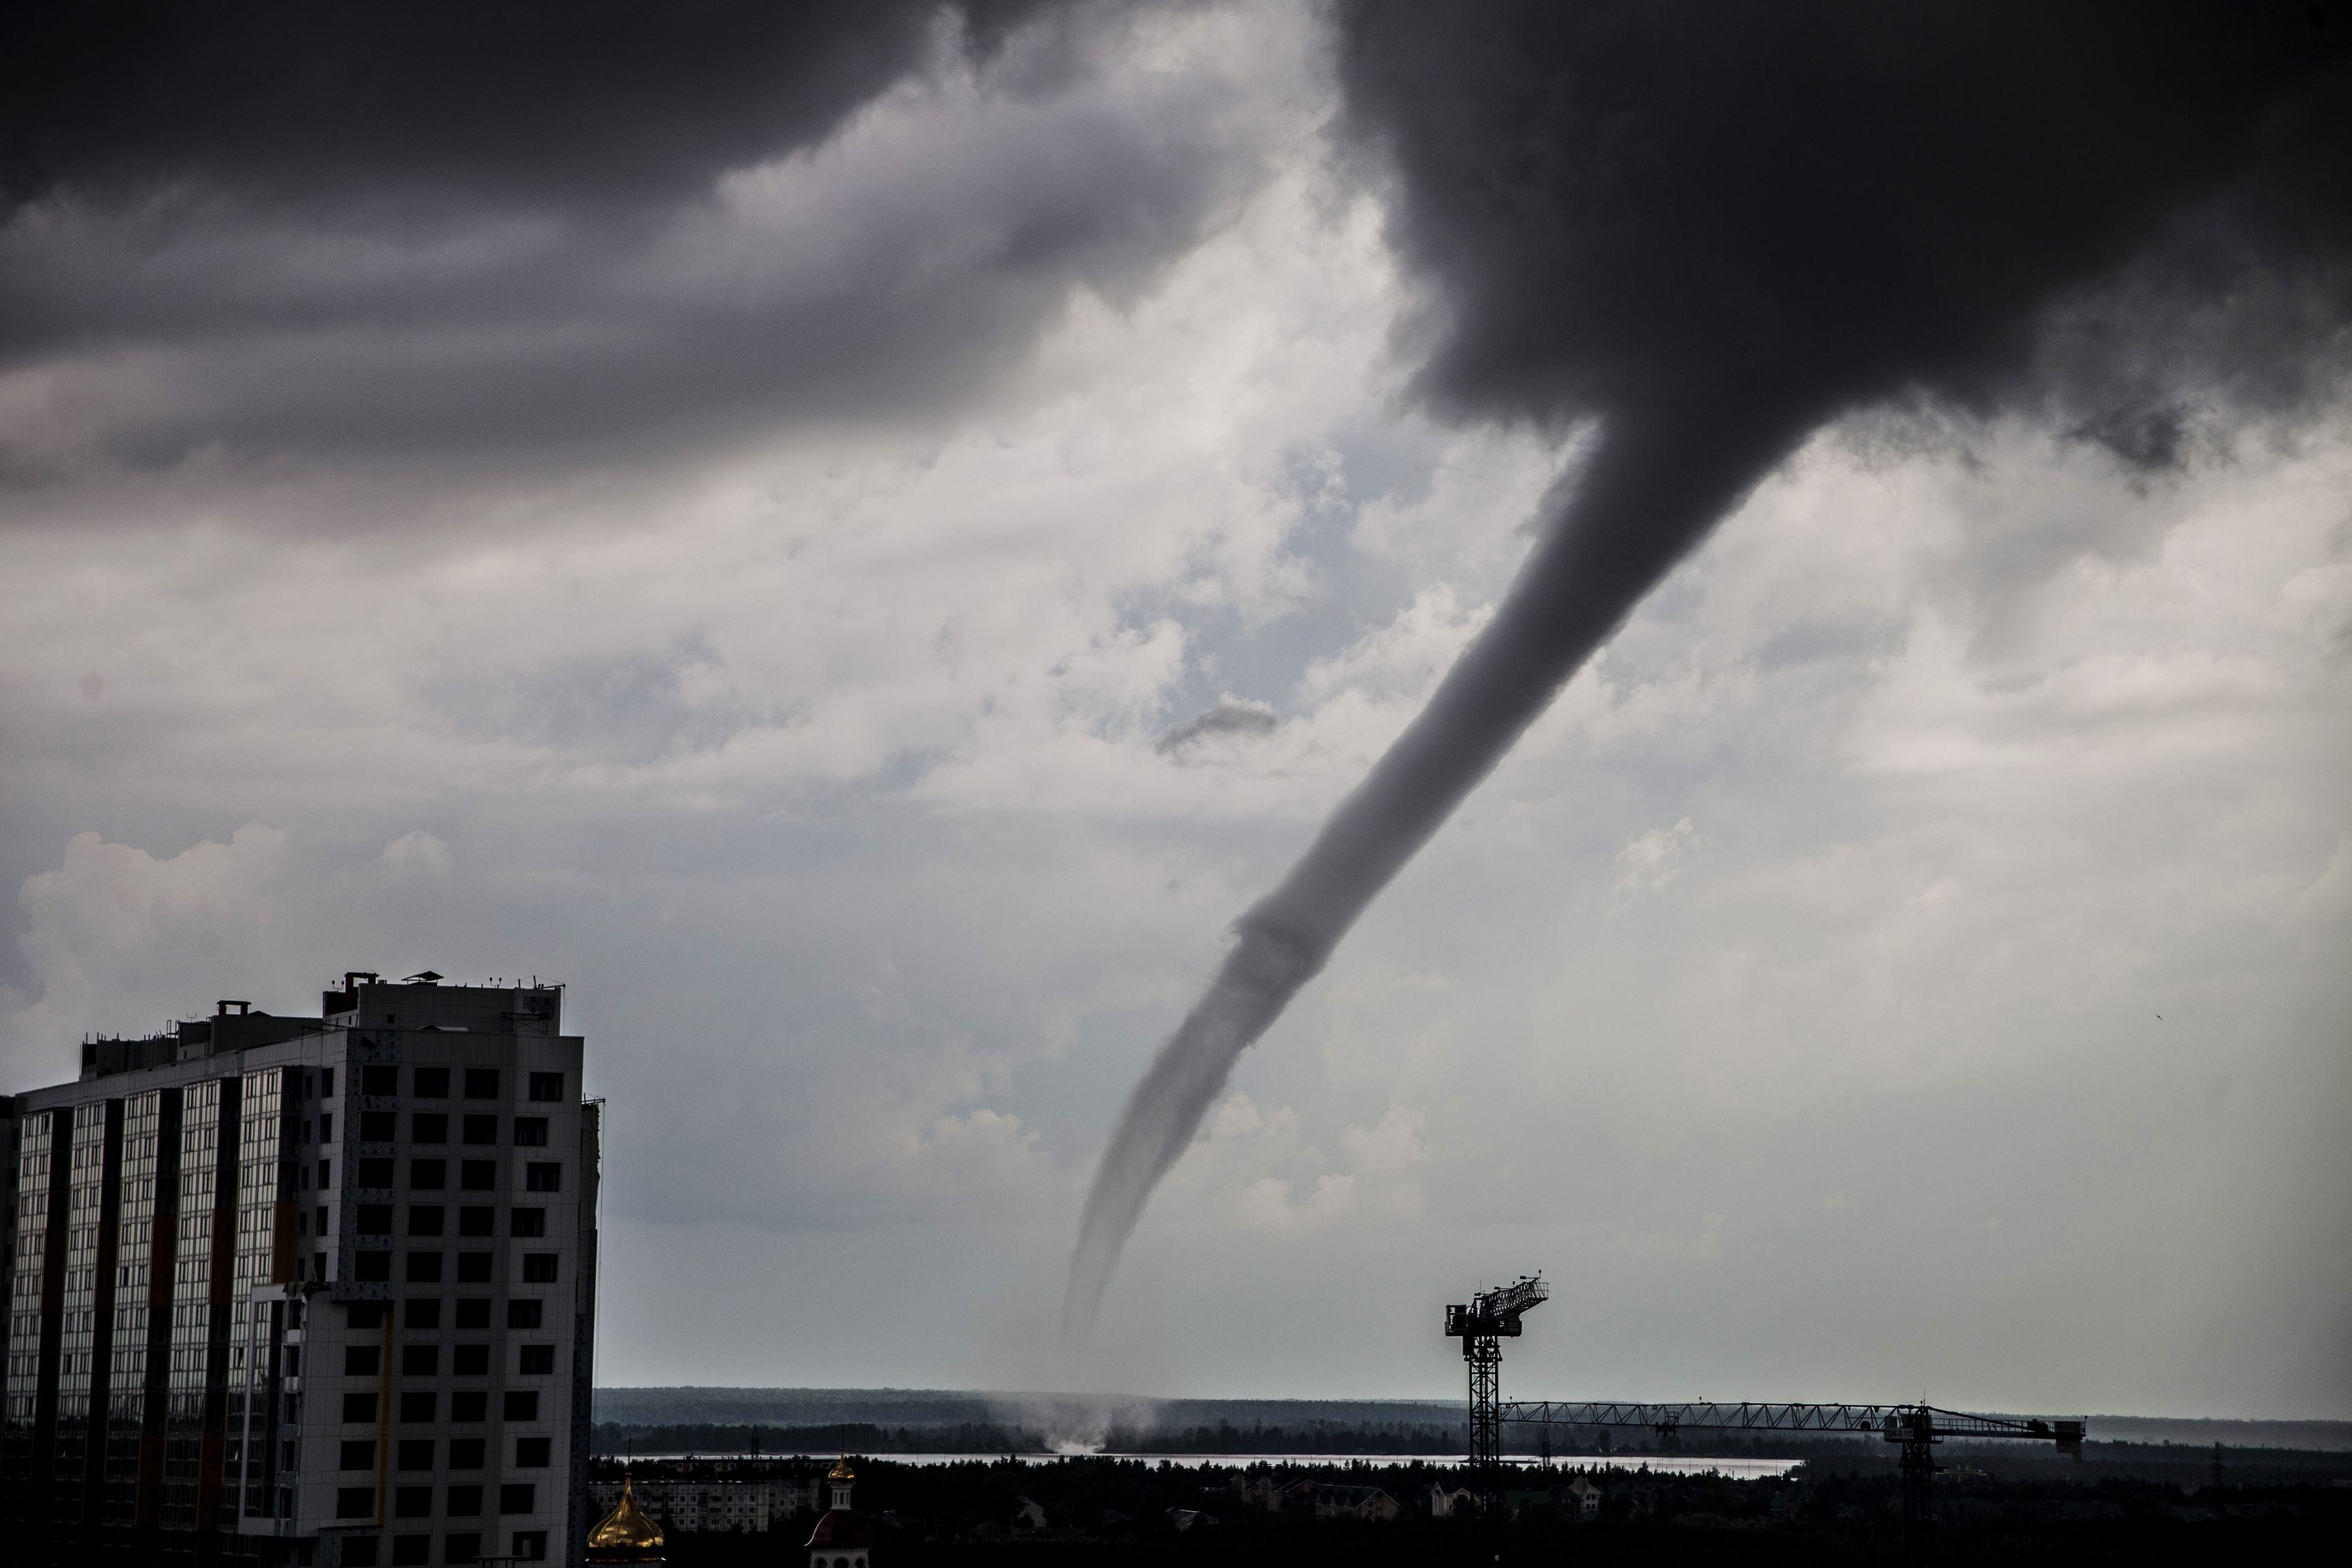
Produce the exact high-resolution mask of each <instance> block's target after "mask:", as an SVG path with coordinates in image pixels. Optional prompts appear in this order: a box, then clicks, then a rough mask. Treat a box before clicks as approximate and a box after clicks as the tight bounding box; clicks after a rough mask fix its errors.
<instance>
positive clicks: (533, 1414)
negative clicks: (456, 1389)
mask: <svg viewBox="0 0 2352 1568" xmlns="http://www.w3.org/2000/svg"><path fill="white" fill-rule="evenodd" d="M499 1414H500V1415H503V1416H504V1417H505V1418H506V1419H507V1420H509V1421H536V1420H538V1419H539V1390H537V1389H536V1388H509V1389H508V1390H507V1397H506V1405H505V1408H504V1409H503V1410H502V1411H500V1412H499ZM346 1446H347V1447H348V1445H346ZM509 1511H511V1510H509Z"/></svg>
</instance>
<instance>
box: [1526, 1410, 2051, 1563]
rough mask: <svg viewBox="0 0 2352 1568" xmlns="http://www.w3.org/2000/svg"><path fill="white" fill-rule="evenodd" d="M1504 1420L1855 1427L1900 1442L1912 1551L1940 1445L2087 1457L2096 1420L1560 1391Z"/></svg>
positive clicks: (1663, 1433)
mask: <svg viewBox="0 0 2352 1568" xmlns="http://www.w3.org/2000/svg"><path fill="white" fill-rule="evenodd" d="M1496 1422H1497V1425H1498V1426H1500V1425H1505V1424H1508V1425H1513V1426H1536V1427H1538V1428H1540V1429H1541V1430H1542V1431H1543V1433H1544V1434H1545V1436H1546V1438H1547V1445H1546V1446H1547V1450H1548V1449H1549V1434H1550V1431H1551V1428H1553V1427H1555V1426H1603V1427H1606V1426H1642V1427H1647V1428H1648V1429H1649V1430H1651V1431H1653V1432H1655V1433H1657V1434H1658V1436H1660V1437H1662V1438H1664V1439H1666V1440H1668V1441H1671V1440H1673V1439H1674V1438H1675V1436H1677V1435H1678V1434H1680V1433H1682V1432H1684V1431H1685V1430H1698V1431H1716V1432H1851V1433H1857V1434H1871V1435H1875V1436H1879V1437H1883V1438H1884V1439H1885V1440H1886V1441H1887V1442H1889V1443H1894V1444H1896V1445H1898V1446H1899V1447H1900V1448H1901V1450H1902V1453H1901V1458H1900V1461H1899V1463H1900V1464H1901V1467H1902V1472H1903V1533H1904V1536H1905V1539H1906V1542H1907V1543H1908V1545H1909V1549H1910V1552H1911V1555H1912V1556H1914V1557H1915V1558H1916V1557H1918V1556H1920V1555H1921V1554H1922V1553H1924V1552H1925V1550H1926V1546H1927V1528H1928V1526H1929V1525H1930V1524H1931V1523H1932V1522H1933V1521H1934V1518H1935V1510H1934V1493H1933V1489H1932V1487H1933V1482H1934V1480H1935V1476H1936V1452H1935V1448H1936V1445H1937V1444H1938V1443H1941V1442H1943V1441H1944V1440H1945V1439H1947V1438H1950V1437H1968V1438H2014V1439H2018V1440H2020V1441H2024V1442H2033V1443H2052V1444H2055V1445H2056V1446H2057V1451H2058V1452H2059V1453H2061V1454H2063V1455H2065V1456H2067V1457H2069V1458H2074V1459H2078V1460H2079V1459H2080V1458H2082V1457H2083V1436H2084V1432H2085V1431H2086V1430H2087V1429H2088V1425H2089V1424H2088V1423H2087V1422H2085V1421H2084V1419H2083V1418H2082V1417H2080V1416H2053V1415H1969V1414H1968V1413H1967V1412H1965V1411H1959V1410H1943V1409H1938V1408H1937V1406H1935V1405H1926V1404H1917V1405H1769V1404H1745V1403H1743V1404H1738V1405H1717V1404H1710V1403H1707V1402H1706V1401H1700V1402H1697V1403H1695V1404H1686V1405H1643V1404H1633V1403H1612V1402H1608V1401H1596V1400H1582V1401H1574V1402H1571V1401H1567V1400H1558V1399H1536V1400H1514V1401H1513V1402H1511V1403H1510V1404H1508V1405H1501V1406H1499V1408H1498V1409H1497V1411H1496Z"/></svg>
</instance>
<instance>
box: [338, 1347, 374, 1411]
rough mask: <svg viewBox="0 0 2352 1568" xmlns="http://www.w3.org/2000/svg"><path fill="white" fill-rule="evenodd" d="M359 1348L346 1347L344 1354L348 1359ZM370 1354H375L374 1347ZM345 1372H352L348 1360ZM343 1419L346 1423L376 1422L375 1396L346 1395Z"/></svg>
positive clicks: (344, 1397) (344, 1396)
mask: <svg viewBox="0 0 2352 1568" xmlns="http://www.w3.org/2000/svg"><path fill="white" fill-rule="evenodd" d="M357 1348H358V1347H356V1346H353V1345H345V1346H344V1347H343V1354H344V1355H345V1356H346V1357H347V1358H348V1357H349V1356H350V1354H351V1352H352V1351H353V1350H355V1349H357ZM368 1353H369V1354H371V1355H373V1353H375V1352H374V1350H373V1347H371V1348H370V1350H369V1352H368ZM344 1370H345V1371H346V1372H348V1371H350V1370H351V1366H350V1363H349V1361H348V1360H346V1362H345V1363H344ZM370 1370H373V1369H370ZM343 1419H344V1420H346V1421H365V1422H369V1423H373V1421H374V1420H375V1395H374V1394H344V1395H343Z"/></svg>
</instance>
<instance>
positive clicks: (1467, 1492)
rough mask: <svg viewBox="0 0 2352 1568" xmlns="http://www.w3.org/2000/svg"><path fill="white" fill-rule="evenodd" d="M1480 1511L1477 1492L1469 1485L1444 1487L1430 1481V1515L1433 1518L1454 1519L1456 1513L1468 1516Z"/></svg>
mask: <svg viewBox="0 0 2352 1568" xmlns="http://www.w3.org/2000/svg"><path fill="white" fill-rule="evenodd" d="M1477 1511H1478V1498H1477V1494H1475V1492H1473V1491H1472V1490H1471V1489H1469V1488H1468V1487H1450V1488H1449V1487H1444V1486H1440V1485H1438V1484H1437V1483H1436V1482H1434V1481H1433V1482H1431V1483H1430V1488H1429V1516H1430V1518H1432V1519H1452V1518H1454V1516H1455V1515H1456V1514H1461V1515H1464V1516H1465V1517H1466V1516H1467V1515H1470V1514H1474V1513H1475V1512H1477Z"/></svg>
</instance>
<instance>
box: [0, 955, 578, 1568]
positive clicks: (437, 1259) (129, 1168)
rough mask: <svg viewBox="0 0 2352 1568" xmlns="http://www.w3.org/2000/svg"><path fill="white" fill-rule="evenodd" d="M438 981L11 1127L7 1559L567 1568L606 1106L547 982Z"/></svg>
mask: <svg viewBox="0 0 2352 1568" xmlns="http://www.w3.org/2000/svg"><path fill="white" fill-rule="evenodd" d="M437 981H438V977H437V976H434V975H429V974H427V975H420V976H417V977H415V978H414V979H412V980H410V981H407V982H403V983H399V984H385V983H383V981H381V980H380V979H379V978H378V977H377V976H375V975H373V974H364V973H352V974H349V975H346V976H345V977H344V983H343V984H342V985H341V987H339V988H337V989H335V990H331V991H329V992H328V993H327V994H326V995H325V997H324V1000H323V1004H322V1006H321V1009H320V1014H319V1016H305V1017H284V1016H271V1015H268V1014H264V1013H257V1012H254V1011H252V1010H251V1009H250V1008H249V1007H248V1006H247V1005H246V1004H244V1003H241V1002H225V1003H222V1004H220V1005H219V1008H218V1010H217V1011H216V1013H215V1016H213V1017H211V1018H208V1019H204V1020H200V1021H197V1022H194V1023H185V1024H182V1025H180V1026H177V1028H176V1029H175V1030H174V1031H173V1032H172V1033H171V1034H168V1035H161V1036H157V1037H152V1038H148V1039H138V1040H112V1039H106V1040H92V1041H89V1042H87V1043H85V1045H84V1046H83V1047H82V1072H81V1077H80V1078H79V1079H78V1080H77V1081H75V1082H73V1083H70V1084H62V1085H58V1086H57V1087H55V1088H50V1089H34V1090H30V1091H28V1092H24V1093H19V1094H16V1095H15V1096H14V1097H12V1099H11V1100H9V1101H8V1102H7V1110H6V1128H7V1131H6V1132H5V1134H0V1141H5V1142H13V1145H14V1147H13V1151H12V1155H13V1157H12V1158H11V1159H10V1161H9V1163H8V1176H7V1178H6V1179H7V1181H8V1182H9V1183H10V1184H12V1185H13V1188H14V1191H13V1194H11V1195H12V1199H13V1201H12V1203H11V1205H10V1210H9V1214H10V1222H9V1226H8V1232H9V1234H8V1237H7V1241H6V1244H5V1245H6V1249H7V1250H6V1255H5V1267H6V1276H5V1279H6V1289H5V1310H6V1321H5V1328H0V1333H5V1342H0V1352H5V1387H0V1401H5V1403H0V1535H5V1539H6V1540H7V1541H8V1542H10V1545H11V1548H12V1551H11V1555H10V1561H11V1562H12V1563H19V1562H21V1563H25V1564H26V1565H27V1568H31V1565H33V1564H36V1563H60V1564H64V1563H71V1564H77V1565H79V1564H85V1563H123V1564H133V1563H136V1564H147V1563H162V1564H187V1565H189V1568H195V1565H196V1564H200V1563H202V1564H211V1563H221V1564H225V1565H226V1564H246V1563H251V1564H255V1565H256V1568H263V1565H275V1564H281V1563H283V1564H302V1565H306V1568H373V1565H390V1564H403V1565H405V1564H418V1565H424V1564H434V1565H438V1564H442V1563H474V1562H478V1561H480V1560H482V1559H485V1558H499V1559H520V1560H524V1561H541V1560H545V1561H552V1562H558V1563H577V1562H579V1561H581V1560H582V1552H583V1542H584V1536H585V1530H586V1523H587V1508H588V1497H587V1472H588V1465H587V1458H588V1433H589V1419H590V1414H591V1412H590V1390H591V1387H592V1383H593V1348H594V1324H595V1283H596V1184H597V1179H598V1165H599V1158H600V1149H601V1142H602V1124H601V1112H602V1108H601V1107H600V1106H599V1105H597V1104H596V1103H595V1102H593V1101H590V1100H585V1099H583V1096H582V1094H581V1092H580V1090H581V1067H582V1042H581V1040H580V1038H579V1037H576V1036H567V1035H565V1034H563V1033H562V991H561V988H560V987H554V986H541V985H536V984H534V985H530V986H520V987H487V986H457V985H442V984H437Z"/></svg>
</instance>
